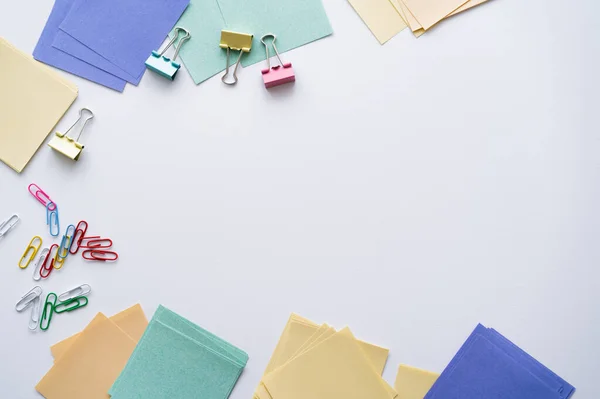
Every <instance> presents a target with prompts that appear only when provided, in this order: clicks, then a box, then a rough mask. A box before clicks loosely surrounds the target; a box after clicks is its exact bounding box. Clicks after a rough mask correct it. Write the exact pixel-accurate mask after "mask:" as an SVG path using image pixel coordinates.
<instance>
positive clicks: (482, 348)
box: [425, 325, 575, 399]
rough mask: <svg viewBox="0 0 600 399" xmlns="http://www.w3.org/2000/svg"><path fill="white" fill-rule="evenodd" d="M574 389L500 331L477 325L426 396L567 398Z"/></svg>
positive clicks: (435, 398)
mask: <svg viewBox="0 0 600 399" xmlns="http://www.w3.org/2000/svg"><path fill="white" fill-rule="evenodd" d="M574 391H575V388H574V387H573V386H572V385H570V384H569V383H567V382H566V381H565V380H563V379H562V378H560V377H559V376H557V375H556V374H555V373H553V372H552V371H550V370H549V369H548V368H546V367H545V366H544V365H542V364H541V363H540V362H538V361H537V360H535V359H534V358H533V357H531V356H530V355H528V354H527V353H526V352H524V351H523V350H522V349H520V348H519V347H517V346H516V345H515V344H513V343H512V342H510V341H509V340H508V339H506V338H505V337H503V336H502V335H501V334H499V333H498V332H497V331H495V330H493V329H488V328H486V327H484V326H482V325H478V326H477V328H476V329H475V330H474V331H473V333H472V334H471V335H470V336H469V338H468V339H467V341H466V342H465V343H464V344H463V346H462V347H461V349H460V350H459V351H458V353H457V354H456V356H455V357H454V358H453V359H452V361H451V362H450V363H449V364H448V366H447V367H446V369H445V370H444V372H443V373H442V375H441V376H440V378H439V379H438V380H437V381H436V383H435V384H434V385H433V387H432V388H431V390H430V391H429V393H428V394H427V395H426V396H425V399H442V398H443V399H503V398H509V397H510V398H511V399H565V398H569V397H570V396H571V395H572V394H573V392H574Z"/></svg>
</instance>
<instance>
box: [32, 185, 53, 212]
mask: <svg viewBox="0 0 600 399" xmlns="http://www.w3.org/2000/svg"><path fill="white" fill-rule="evenodd" d="M27 190H29V193H30V194H31V195H33V196H34V197H35V198H36V199H37V200H38V201H39V202H40V204H42V205H44V206H48V204H50V207H49V209H48V210H50V211H53V210H55V209H56V204H55V203H54V202H53V201H52V200H51V199H50V196H49V195H48V194H46V193H45V192H44V190H42V189H41V188H40V186H38V185H37V184H35V183H31V184H30V185H29V187H27Z"/></svg>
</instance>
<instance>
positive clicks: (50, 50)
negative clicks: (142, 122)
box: [33, 0, 190, 91]
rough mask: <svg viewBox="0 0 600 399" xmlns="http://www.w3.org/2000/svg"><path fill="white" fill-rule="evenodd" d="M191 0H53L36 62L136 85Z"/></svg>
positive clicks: (116, 84)
mask: <svg viewBox="0 0 600 399" xmlns="http://www.w3.org/2000/svg"><path fill="white" fill-rule="evenodd" d="M189 2H190V0H56V1H55V3H54V7H53V8H52V12H51V13H50V16H49V17H48V21H47V22H46V26H45V27H44V30H43V31H42V34H41V36H40V39H39V41H38V43H37V46H36V47H35V50H34V52H33V56H34V58H35V59H36V60H38V61H41V62H43V63H45V64H48V65H52V66H54V67H56V68H59V69H62V70H64V71H67V72H70V73H72V74H74V75H77V76H80V77H82V78H85V79H88V80H91V81H93V82H96V83H99V84H101V85H103V86H106V87H109V88H111V89H114V90H117V91H123V89H124V88H125V84H126V83H127V82H129V83H132V84H134V85H137V84H138V83H139V82H140V80H141V79H142V76H143V75H144V72H145V70H146V67H145V64H144V63H145V61H146V59H147V58H148V57H149V56H150V54H151V53H152V51H153V50H157V49H158V48H159V47H160V45H161V44H162V42H163V41H164V40H165V38H166V37H167V35H168V33H169V31H170V30H171V29H172V28H173V27H174V25H175V23H176V22H177V20H179V18H180V17H181V15H182V14H183V12H184V11H185V9H186V7H187V6H188V4H189Z"/></svg>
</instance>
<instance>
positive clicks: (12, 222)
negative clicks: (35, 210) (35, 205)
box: [0, 213, 21, 240]
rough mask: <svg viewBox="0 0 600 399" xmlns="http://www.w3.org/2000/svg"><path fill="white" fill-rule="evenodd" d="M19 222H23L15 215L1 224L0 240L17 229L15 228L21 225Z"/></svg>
mask: <svg viewBox="0 0 600 399" xmlns="http://www.w3.org/2000/svg"><path fill="white" fill-rule="evenodd" d="M19 220H21V219H20V218H19V215H17V214H16V213H15V214H14V215H12V216H11V217H9V218H8V219H6V220H5V221H4V222H2V223H0V240H1V239H2V238H4V236H5V235H7V234H8V233H10V231H11V230H12V229H14V228H15V226H16V225H17V224H18V223H19Z"/></svg>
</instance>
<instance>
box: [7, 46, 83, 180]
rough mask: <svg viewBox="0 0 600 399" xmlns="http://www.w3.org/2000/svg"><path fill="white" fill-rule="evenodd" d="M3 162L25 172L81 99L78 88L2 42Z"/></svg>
mask: <svg viewBox="0 0 600 399" xmlns="http://www.w3.org/2000/svg"><path fill="white" fill-rule="evenodd" d="M0 60H2V73H1V74H0V87H1V88H2V89H1V90H0V120H1V121H2V123H0V160H1V161H2V162H4V163H5V164H7V165H8V166H10V167H11V168H13V169H14V170H15V171H17V172H21V171H22V170H23V169H24V168H25V166H26V165H27V164H28V163H29V161H30V159H31V158H32V157H33V155H34V154H35V153H36V151H37V150H38V148H39V147H40V145H41V144H42V143H43V142H44V140H45V139H46V137H47V136H48V134H49V133H50V132H51V131H52V129H53V128H54V126H55V125H56V124H57V123H58V121H59V120H60V119H61V118H62V117H63V115H64V114H65V112H66V111H67V110H68V109H69V107H70V106H71V104H72V103H73V101H75V99H76V98H77V86H75V85H74V84H73V83H71V82H69V81H67V80H66V79H64V78H62V77H61V76H60V75H58V74H56V73H55V72H54V71H52V70H50V69H49V68H48V67H46V66H45V65H43V64H40V63H39V62H37V61H35V60H34V59H33V58H32V57H31V56H30V55H27V54H25V53H23V52H21V51H19V50H17V49H16V48H15V47H14V46H12V45H11V44H10V43H8V41H6V40H4V39H3V38H0Z"/></svg>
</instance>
